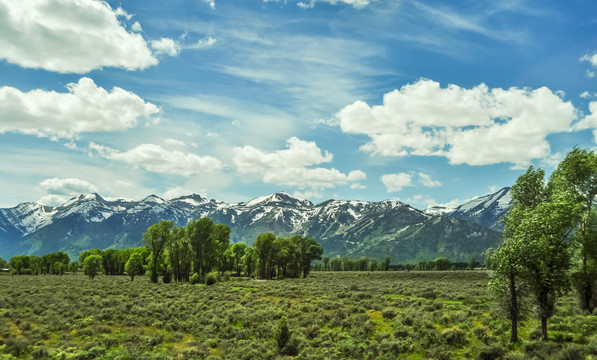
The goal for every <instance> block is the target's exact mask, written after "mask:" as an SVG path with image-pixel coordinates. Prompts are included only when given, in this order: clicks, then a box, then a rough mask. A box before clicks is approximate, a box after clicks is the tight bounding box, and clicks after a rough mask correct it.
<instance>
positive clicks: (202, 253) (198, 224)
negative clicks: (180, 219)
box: [187, 218, 214, 279]
mask: <svg viewBox="0 0 597 360" xmlns="http://www.w3.org/2000/svg"><path fill="white" fill-rule="evenodd" d="M213 229H214V223H213V221H211V220H210V219H208V218H201V219H198V220H193V221H190V222H189V223H188V224H187V236H188V238H189V241H190V243H191V248H192V249H193V268H194V272H196V273H197V274H199V276H200V278H201V279H203V278H205V274H206V271H205V269H206V268H207V266H206V265H205V264H204V261H205V260H206V256H207V253H209V251H210V249H211V248H212V246H211V243H210V242H211V241H212V240H213V237H212V232H213Z"/></svg>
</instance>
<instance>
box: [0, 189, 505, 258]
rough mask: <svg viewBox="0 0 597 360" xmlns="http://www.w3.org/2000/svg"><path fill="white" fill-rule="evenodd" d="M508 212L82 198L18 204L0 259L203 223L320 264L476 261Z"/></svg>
mask: <svg viewBox="0 0 597 360" xmlns="http://www.w3.org/2000/svg"><path fill="white" fill-rule="evenodd" d="M510 206H511V197H510V189H509V188H504V189H501V190H499V191H498V192H496V193H494V194H490V195H487V196H483V197H479V198H476V199H474V200H471V201H469V202H466V203H464V204H462V205H460V206H458V207H456V208H454V209H449V208H443V207H434V208H430V209H427V210H425V211H422V210H418V209H415V208H413V207H412V206H410V205H408V204H405V203H402V202H400V201H397V200H386V201H381V202H365V201H351V200H328V201H325V202H322V203H320V204H313V203H312V202H310V201H309V200H304V199H299V198H296V197H293V196H291V195H288V194H286V193H276V194H272V195H269V196H263V197H259V198H256V199H253V200H251V201H248V202H240V203H237V204H229V203H226V202H222V201H217V200H213V199H206V198H204V197H201V196H199V195H196V194H193V195H188V196H182V197H179V198H176V199H171V200H164V199H162V198H160V197H158V196H155V195H151V196H148V197H146V198H145V199H143V200H141V201H133V200H124V199H106V198H104V197H102V196H100V195H99V194H83V195H80V196H77V197H74V198H72V199H70V200H69V201H67V202H65V203H64V204H62V205H60V206H56V207H52V206H44V205H40V204H37V203H22V204H20V205H18V206H16V207H13V208H7V209H0V256H2V257H3V258H5V259H8V258H10V257H11V256H14V255H18V254H27V255H43V254H47V253H51V252H55V251H64V252H66V253H68V254H69V256H71V258H72V259H76V258H77V257H78V254H79V252H80V251H83V250H87V249H91V248H100V249H106V248H127V247H136V246H141V245H142V241H141V235H142V233H143V232H144V231H145V230H146V229H147V228H148V227H149V226H150V225H152V224H154V223H157V222H159V221H160V220H174V222H175V224H176V225H177V226H184V225H186V224H187V223H188V222H189V221H190V220H193V219H198V218H201V217H209V218H211V219H212V220H213V221H214V223H222V224H226V225H228V226H229V227H230V228H231V242H246V243H247V244H249V245H251V244H252V243H253V242H254V240H255V239H256V238H257V236H258V235H259V234H260V233H264V232H272V233H274V234H276V236H287V235H291V234H299V235H303V236H307V237H310V238H314V239H316V240H317V241H318V242H319V243H320V244H321V245H322V247H323V248H324V250H325V253H324V256H330V257H332V256H344V255H348V256H349V257H352V258H356V257H359V256H371V257H378V258H385V256H387V255H390V256H391V258H392V263H416V262H418V261H421V260H433V259H435V258H436V257H438V256H445V257H448V258H450V259H451V260H452V261H468V260H469V259H470V258H471V257H476V258H477V259H481V253H482V252H483V251H484V250H485V249H487V248H489V247H493V246H496V244H497V242H498V240H499V238H500V236H501V230H502V228H501V224H500V222H499V218H500V217H501V216H502V215H503V214H504V213H505V212H506V211H507V210H508V209H509V207H510Z"/></svg>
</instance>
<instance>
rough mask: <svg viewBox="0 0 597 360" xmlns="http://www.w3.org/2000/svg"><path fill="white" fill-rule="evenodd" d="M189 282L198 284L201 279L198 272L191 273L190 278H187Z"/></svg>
mask: <svg viewBox="0 0 597 360" xmlns="http://www.w3.org/2000/svg"><path fill="white" fill-rule="evenodd" d="M189 282H190V283H191V284H192V285H195V284H199V283H200V282H201V279H200V278H199V274H197V273H194V274H193V275H191V278H190V279H189Z"/></svg>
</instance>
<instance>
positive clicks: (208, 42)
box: [182, 36, 217, 50]
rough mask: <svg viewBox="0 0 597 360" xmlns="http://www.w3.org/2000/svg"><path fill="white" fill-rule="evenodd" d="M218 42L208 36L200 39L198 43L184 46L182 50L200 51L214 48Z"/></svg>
mask: <svg viewBox="0 0 597 360" xmlns="http://www.w3.org/2000/svg"><path fill="white" fill-rule="evenodd" d="M216 42H217V40H216V39H215V38H213V37H211V36H208V37H206V38H203V39H199V40H198V41H197V42H196V43H193V44H185V45H183V46H182V48H183V49H184V50H186V49H189V50H199V49H205V48H208V47H211V46H214V45H215V44H216Z"/></svg>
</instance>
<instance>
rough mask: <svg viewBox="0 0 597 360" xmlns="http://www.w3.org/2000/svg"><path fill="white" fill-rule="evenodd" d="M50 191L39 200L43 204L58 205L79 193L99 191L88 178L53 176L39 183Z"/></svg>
mask: <svg viewBox="0 0 597 360" xmlns="http://www.w3.org/2000/svg"><path fill="white" fill-rule="evenodd" d="M39 185H40V186H41V187H42V188H43V189H44V190H45V191H46V192H47V193H48V194H46V195H44V196H42V197H41V198H40V199H39V200H38V201H37V202H38V203H39V204H42V205H50V206H56V205H60V204H63V203H64V202H66V201H67V200H68V199H70V198H71V197H73V196H75V195H78V194H88V193H96V192H98V190H97V187H96V186H95V185H93V184H91V183H90V182H89V181H87V180H82V179H78V178H51V179H46V180H44V181H42V182H40V183H39Z"/></svg>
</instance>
